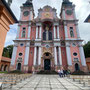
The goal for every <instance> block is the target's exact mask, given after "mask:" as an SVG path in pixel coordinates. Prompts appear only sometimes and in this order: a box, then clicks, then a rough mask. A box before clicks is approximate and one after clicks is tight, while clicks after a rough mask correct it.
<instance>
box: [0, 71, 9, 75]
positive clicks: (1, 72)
mask: <svg viewBox="0 0 90 90" xmlns="http://www.w3.org/2000/svg"><path fill="white" fill-rule="evenodd" d="M3 73H4V74H7V73H8V72H7V71H0V74H3Z"/></svg>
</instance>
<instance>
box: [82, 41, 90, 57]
mask: <svg viewBox="0 0 90 90" xmlns="http://www.w3.org/2000/svg"><path fill="white" fill-rule="evenodd" d="M83 48H84V53H85V58H87V57H90V41H88V43H87V44H85V45H84V46H83Z"/></svg>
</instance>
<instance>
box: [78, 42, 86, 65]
mask: <svg viewBox="0 0 90 90" xmlns="http://www.w3.org/2000/svg"><path fill="white" fill-rule="evenodd" d="M79 52H80V57H81V63H82V66H86V60H85V55H84V50H83V47H82V45H81V43H80V45H79Z"/></svg>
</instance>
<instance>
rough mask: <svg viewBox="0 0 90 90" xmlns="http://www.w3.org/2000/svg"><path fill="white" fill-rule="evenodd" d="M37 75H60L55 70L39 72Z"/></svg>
mask: <svg viewBox="0 0 90 90" xmlns="http://www.w3.org/2000/svg"><path fill="white" fill-rule="evenodd" d="M37 74H55V75H56V74H58V73H57V72H56V71H54V70H41V71H39V72H37Z"/></svg>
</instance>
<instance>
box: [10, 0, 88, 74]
mask: <svg viewBox="0 0 90 90" xmlns="http://www.w3.org/2000/svg"><path fill="white" fill-rule="evenodd" d="M56 11H57V10H56V9H55V8H52V7H50V6H48V5H47V6H44V7H43V8H40V9H39V10H38V16H37V17H36V18H35V14H34V8H33V3H32V0H26V2H25V3H24V4H23V5H22V6H21V14H20V20H19V23H18V30H17V35H16V39H15V40H14V48H13V54H12V60H11V67H10V69H11V70H21V71H25V72H33V71H36V72H38V71H41V70H55V71H57V70H58V69H60V68H63V69H64V70H70V71H71V72H74V71H77V70H82V71H86V70H87V66H86V60H85V56H84V51H83V46H82V41H83V40H82V39H81V38H80V34H79V29H78V20H77V18H76V15H75V5H74V4H73V3H72V2H70V1H69V0H63V2H62V6H61V13H60V17H58V16H57V13H56Z"/></svg>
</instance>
